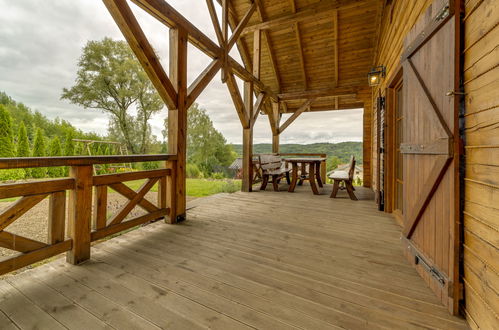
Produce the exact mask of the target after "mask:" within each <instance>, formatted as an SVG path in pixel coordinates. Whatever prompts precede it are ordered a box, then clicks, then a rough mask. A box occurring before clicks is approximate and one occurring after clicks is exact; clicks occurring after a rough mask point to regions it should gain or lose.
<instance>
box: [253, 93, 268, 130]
mask: <svg viewBox="0 0 499 330" xmlns="http://www.w3.org/2000/svg"><path fill="white" fill-rule="evenodd" d="M264 102H265V93H260V94H258V97H257V99H256V102H255V105H254V106H253V118H252V119H251V127H253V126H254V125H255V123H256V119H257V118H258V115H259V114H260V111H261V110H262V107H263V104H264Z"/></svg>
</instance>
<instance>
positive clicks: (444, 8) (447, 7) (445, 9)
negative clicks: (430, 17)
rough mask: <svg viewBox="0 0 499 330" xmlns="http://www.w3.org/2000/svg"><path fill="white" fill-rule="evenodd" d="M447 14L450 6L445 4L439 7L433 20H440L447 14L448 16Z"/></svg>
mask: <svg viewBox="0 0 499 330" xmlns="http://www.w3.org/2000/svg"><path fill="white" fill-rule="evenodd" d="M449 14H450V7H449V5H445V6H444V7H443V8H442V9H440V12H439V13H438V14H437V16H436V17H435V20H436V21H437V22H438V21H441V20H443V19H444V18H446V17H447V16H449Z"/></svg>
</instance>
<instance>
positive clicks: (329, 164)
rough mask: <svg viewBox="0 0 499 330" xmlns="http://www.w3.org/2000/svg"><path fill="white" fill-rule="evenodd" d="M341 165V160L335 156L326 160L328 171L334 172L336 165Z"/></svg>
mask: <svg viewBox="0 0 499 330" xmlns="http://www.w3.org/2000/svg"><path fill="white" fill-rule="evenodd" d="M340 164H341V160H340V159H339V158H338V157H337V156H332V157H330V158H329V159H328V160H327V166H326V168H327V170H328V171H333V170H335V169H336V168H337V167H338V165H340Z"/></svg>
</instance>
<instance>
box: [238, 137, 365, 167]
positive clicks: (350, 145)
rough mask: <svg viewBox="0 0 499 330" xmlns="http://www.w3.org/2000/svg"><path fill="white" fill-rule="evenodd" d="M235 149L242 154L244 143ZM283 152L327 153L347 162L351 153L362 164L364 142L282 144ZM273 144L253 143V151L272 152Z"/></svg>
mask: <svg viewBox="0 0 499 330" xmlns="http://www.w3.org/2000/svg"><path fill="white" fill-rule="evenodd" d="M233 146H234V150H235V151H236V152H237V154H238V155H242V147H243V146H242V145H241V144H234V145H233ZM279 148H280V151H281V152H282V153H318V154H327V156H328V158H331V157H334V156H336V157H338V158H339V160H340V162H341V163H347V162H348V161H349V159H350V156H351V155H354V156H355V159H356V160H357V164H362V159H363V158H362V142H340V143H312V144H281V145H280V147H279ZM270 152H272V144H270V143H258V144H254V145H253V153H255V154H260V153H270Z"/></svg>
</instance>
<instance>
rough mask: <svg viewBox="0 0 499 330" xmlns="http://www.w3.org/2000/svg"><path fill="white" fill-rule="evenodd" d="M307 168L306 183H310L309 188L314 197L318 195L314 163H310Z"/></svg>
mask: <svg viewBox="0 0 499 330" xmlns="http://www.w3.org/2000/svg"><path fill="white" fill-rule="evenodd" d="M309 166H310V167H309V168H308V182H310V188H312V191H313V193H314V195H319V190H318V189H317V185H316V184H315V163H314V162H311V163H310V164H309Z"/></svg>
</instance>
